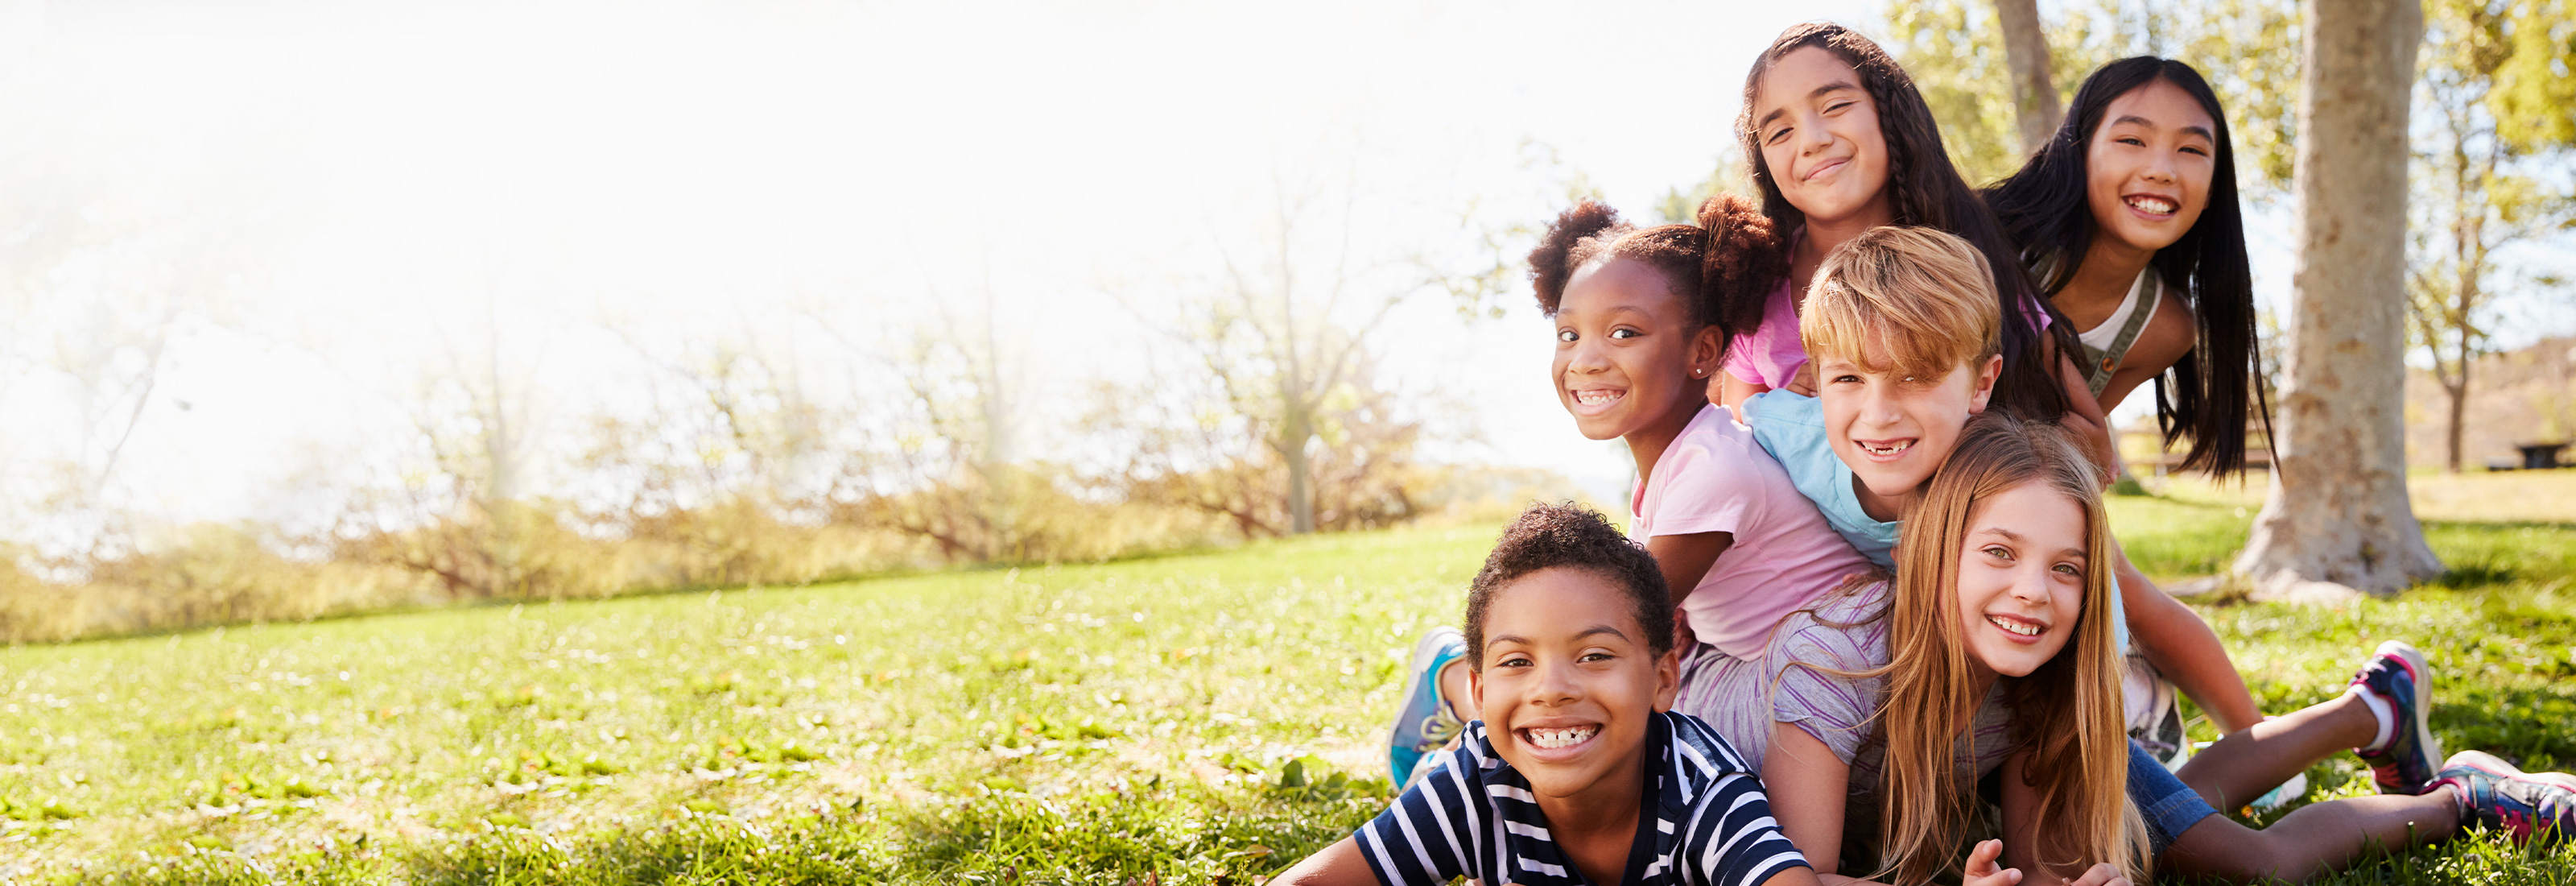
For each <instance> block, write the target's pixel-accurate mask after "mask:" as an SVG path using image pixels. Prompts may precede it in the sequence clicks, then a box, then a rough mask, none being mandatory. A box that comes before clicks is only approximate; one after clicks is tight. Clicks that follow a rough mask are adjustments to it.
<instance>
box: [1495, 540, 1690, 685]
mask: <svg viewBox="0 0 2576 886" xmlns="http://www.w3.org/2000/svg"><path fill="white" fill-rule="evenodd" d="M1556 568H1566V569H1580V570H1583V571H1585V572H1589V573H1592V574H1593V575H1597V576H1600V577H1601V578H1604V579H1607V580H1609V581H1610V583H1612V584H1615V585H1617V586H1618V587H1619V590H1620V591H1622V592H1624V593H1626V594H1627V596H1628V604H1629V609H1631V610H1633V611H1632V612H1631V614H1633V615H1635V616H1636V617H1637V627H1638V629H1640V630H1643V631H1645V632H1646V636H1645V642H1646V648H1647V649H1648V650H1650V651H1652V652H1653V653H1654V654H1655V655H1657V656H1662V655H1663V654H1664V653H1667V652H1671V651H1672V650H1673V606H1672V602H1671V599H1672V596H1671V592H1670V591H1668V590H1666V589H1665V587H1664V573H1663V571H1662V570H1660V569H1657V568H1655V558H1654V555H1652V554H1648V553H1646V549H1645V548H1642V547H1638V546H1637V543H1636V542H1632V541H1629V540H1628V537H1627V536H1626V535H1622V534H1620V532H1619V529H1618V528H1617V527H1614V526H1611V525H1610V521H1609V520H1607V519H1604V518H1603V517H1602V516H1601V514H1600V513H1599V512H1596V511H1593V510H1592V509H1590V508H1586V507H1583V506H1581V505H1577V504H1574V503H1573V502H1566V503H1564V504H1553V505H1552V504H1534V505H1531V506H1530V507H1529V510H1526V511H1522V512H1521V515H1520V517H1519V518H1518V519H1515V520H1513V521H1512V525H1510V526H1507V527H1504V528H1503V537H1502V540H1500V541H1497V542H1495V543H1494V552H1493V553H1491V554H1487V555H1485V568H1483V569H1480V570H1477V572H1476V580H1475V581H1474V582H1473V583H1471V584H1469V585H1468V586H1467V662H1468V664H1469V666H1471V667H1474V668H1475V669H1476V670H1479V671H1482V670H1484V669H1485V611H1486V610H1487V609H1488V608H1491V607H1492V606H1493V603H1494V595H1495V594H1498V593H1501V592H1502V589H1503V586H1504V585H1508V584H1511V583H1512V582H1515V581H1518V580H1520V578H1521V577H1522V576H1526V575H1528V574H1530V573H1533V572H1537V571H1539V570H1541V569H1556Z"/></svg>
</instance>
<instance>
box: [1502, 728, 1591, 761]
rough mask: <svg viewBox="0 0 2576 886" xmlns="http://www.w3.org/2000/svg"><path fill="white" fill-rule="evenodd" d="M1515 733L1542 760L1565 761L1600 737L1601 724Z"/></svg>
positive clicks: (1519, 730) (1524, 729) (1516, 731)
mask: <svg viewBox="0 0 2576 886" xmlns="http://www.w3.org/2000/svg"><path fill="white" fill-rule="evenodd" d="M1514 731H1515V733H1516V734H1518V735H1519V736H1520V740H1521V744H1523V745H1525V746H1527V747H1529V748H1530V749H1531V750H1532V751H1535V752H1536V755H1537V756H1538V757H1539V758H1540V759H1543V760H1546V759H1563V758H1566V757H1571V756H1573V755H1575V754H1576V753H1579V752H1581V751H1582V750H1583V749H1584V748H1585V747H1587V746H1589V745H1590V744H1591V743H1592V740H1593V739H1594V738H1596V737H1598V736H1600V734H1601V724H1599V723H1586V724H1583V725H1580V726H1558V727H1546V728H1540V727H1525V728H1522V729H1518V730H1514Z"/></svg>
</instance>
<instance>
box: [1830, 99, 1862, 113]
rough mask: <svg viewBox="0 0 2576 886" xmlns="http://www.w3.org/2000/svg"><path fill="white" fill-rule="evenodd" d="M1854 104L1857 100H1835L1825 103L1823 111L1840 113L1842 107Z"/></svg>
mask: <svg viewBox="0 0 2576 886" xmlns="http://www.w3.org/2000/svg"><path fill="white" fill-rule="evenodd" d="M1855 104H1859V102H1854V101H1848V100H1846V101H1838V102H1835V103H1833V104H1830V105H1826V106H1825V113H1827V114H1838V113H1841V112H1842V109H1844V108H1848V107H1851V106H1852V105H1855Z"/></svg>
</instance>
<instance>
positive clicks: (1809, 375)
mask: <svg viewBox="0 0 2576 886" xmlns="http://www.w3.org/2000/svg"><path fill="white" fill-rule="evenodd" d="M1781 390H1784V391H1788V392H1789V393H1792V394H1796V395H1798V396H1801V397H1813V396H1815V395H1816V361H1814V360H1809V361H1807V362H1805V363H1800V364H1798V374H1796V375H1792V376H1790V377H1789V383H1788V384H1786V385H1783V386H1781Z"/></svg>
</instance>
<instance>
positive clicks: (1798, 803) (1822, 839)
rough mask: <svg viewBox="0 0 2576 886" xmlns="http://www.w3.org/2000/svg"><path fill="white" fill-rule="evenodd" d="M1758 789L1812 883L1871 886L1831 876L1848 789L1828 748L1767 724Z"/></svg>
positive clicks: (1789, 727) (1842, 768)
mask: <svg viewBox="0 0 2576 886" xmlns="http://www.w3.org/2000/svg"><path fill="white" fill-rule="evenodd" d="M1762 786H1763V791H1764V792H1765V793H1767V794H1768V795H1769V796H1770V800H1771V818H1772V819H1773V820H1776V821H1778V822H1780V833H1781V834H1783V835H1786V836H1787V837H1788V838H1789V842H1790V843H1793V844H1796V845H1797V847H1798V854H1800V855H1804V856H1806V857H1807V863H1808V864H1811V865H1814V866H1815V868H1816V870H1815V877H1816V881H1817V882H1820V883H1826V884H1844V883H1868V882H1870V881H1867V880H1859V879H1854V878H1852V877H1846V876H1843V875H1841V874H1839V873H1836V872H1835V867H1836V865H1837V864H1839V863H1840V861H1841V859H1842V849H1843V794H1844V791H1847V790H1849V789H1850V788H1851V767H1850V766H1849V765H1846V764H1844V763H1843V761H1842V759H1841V758H1839V757H1836V756H1834V751H1833V749H1832V748H1829V747H1826V746H1825V743H1824V742H1822V741H1818V740H1816V737H1815V736H1813V735H1809V734H1807V730H1805V729H1801V728H1798V727H1797V726H1796V725H1795V724H1791V723H1773V724H1771V749H1770V750H1769V751H1768V752H1766V753H1765V754H1764V755H1763V757H1762Z"/></svg>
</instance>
